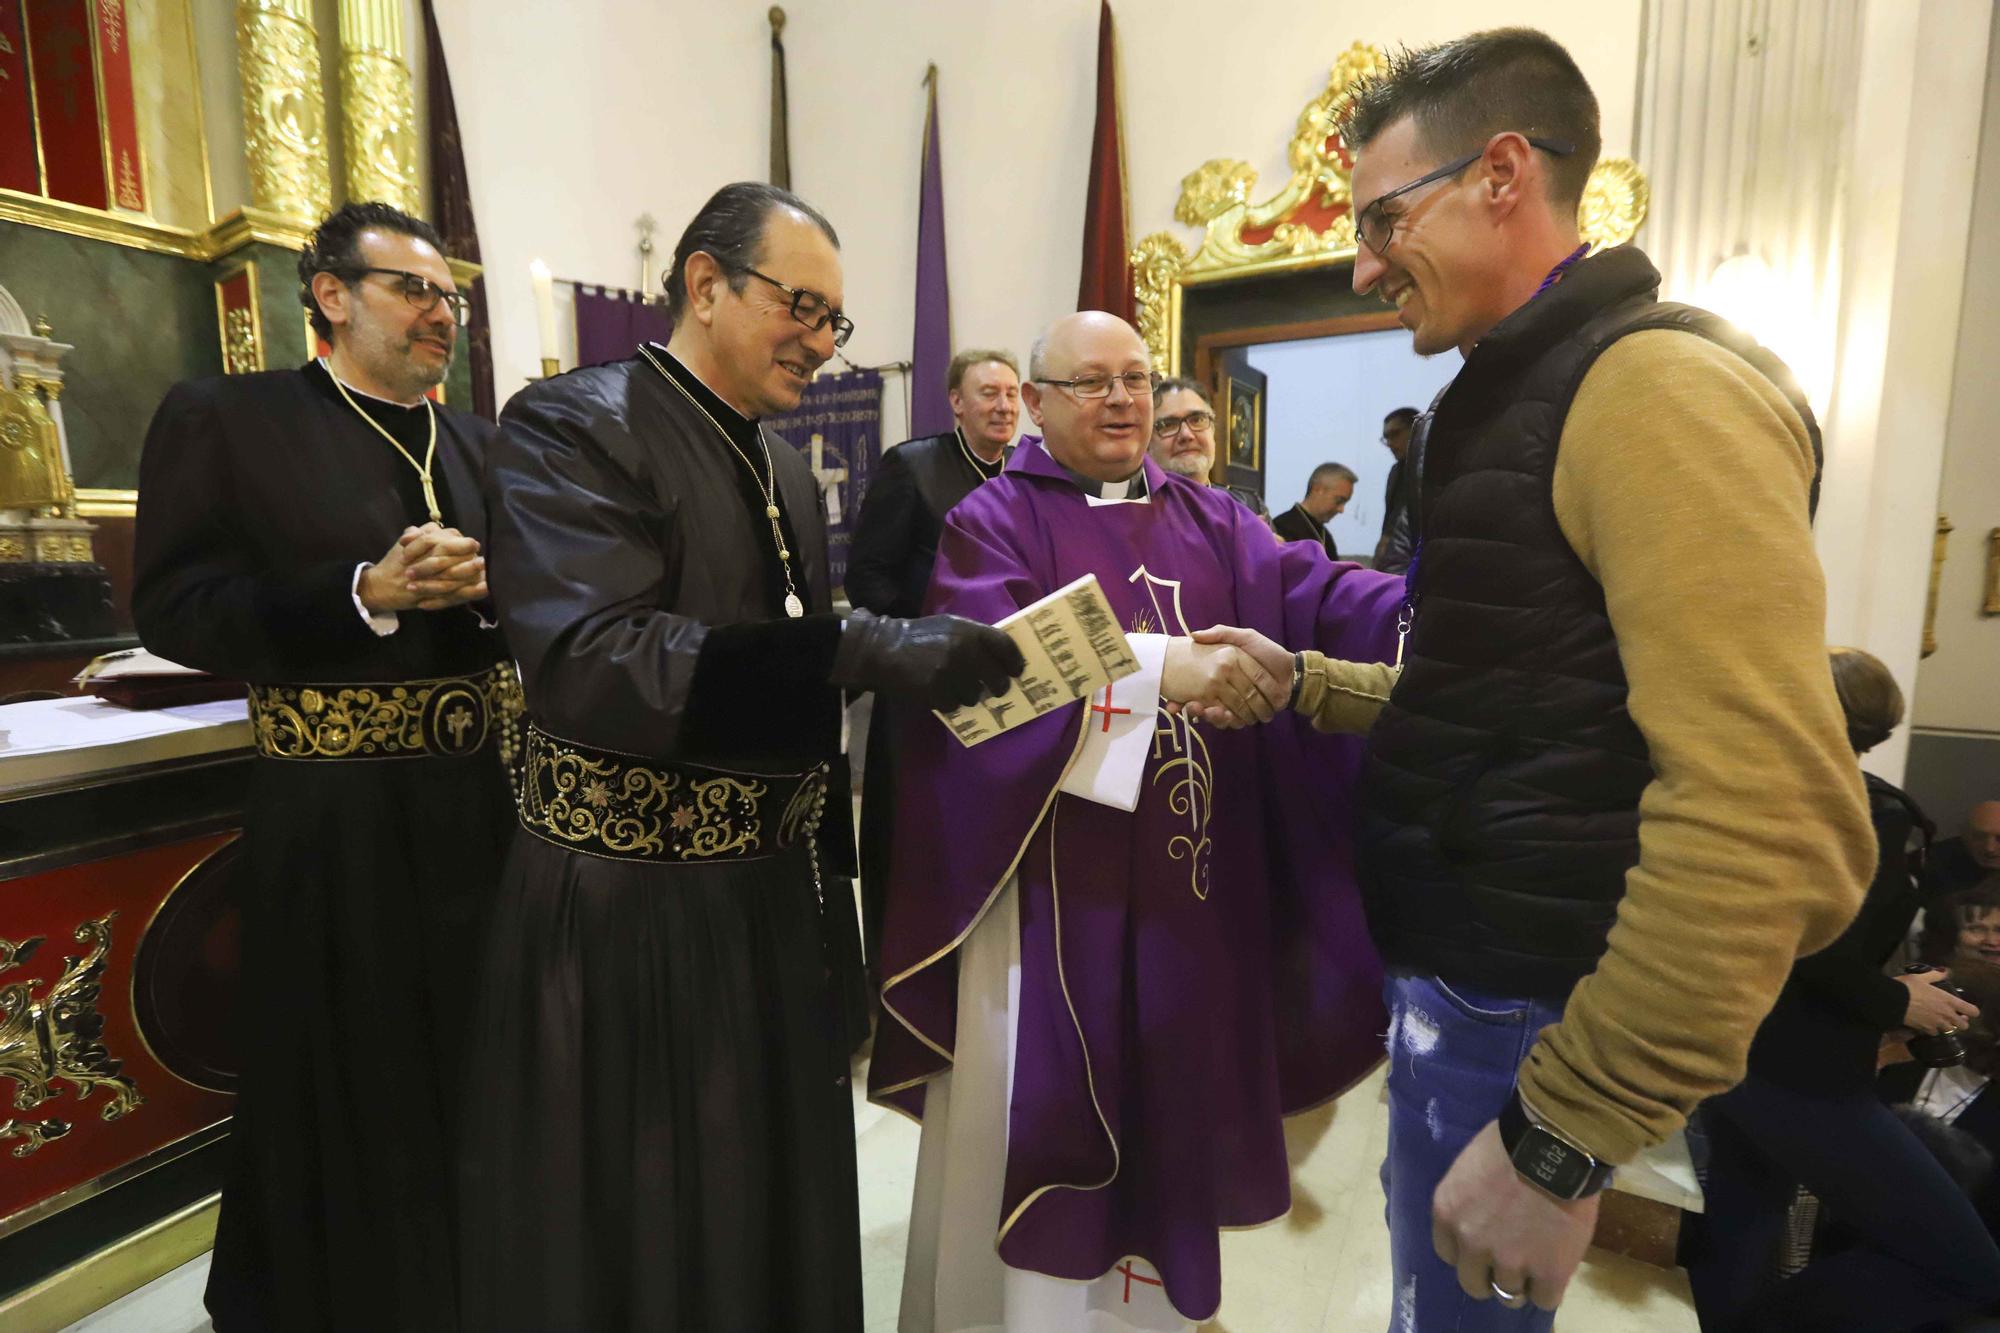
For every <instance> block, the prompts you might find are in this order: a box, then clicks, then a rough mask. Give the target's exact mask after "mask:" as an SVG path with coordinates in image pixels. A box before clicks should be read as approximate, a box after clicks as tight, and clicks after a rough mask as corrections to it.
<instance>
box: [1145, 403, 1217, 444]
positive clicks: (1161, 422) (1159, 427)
mask: <svg viewBox="0 0 2000 1333" xmlns="http://www.w3.org/2000/svg"><path fill="white" fill-rule="evenodd" d="M1182 426H1186V427H1187V428H1188V429H1189V430H1191V431H1197V432H1199V431H1204V430H1211V429H1213V428H1214V426H1215V413H1213V412H1210V411H1207V410H1206V409H1204V408H1196V409H1195V410H1194V411H1192V412H1189V413H1187V414H1186V415H1185V416H1178V417H1159V418H1157V419H1156V420H1155V421H1154V422H1153V434H1155V435H1157V436H1159V437H1160V438H1161V439H1163V440H1171V439H1173V438H1174V436H1176V435H1178V434H1180V433H1181V427H1182Z"/></svg>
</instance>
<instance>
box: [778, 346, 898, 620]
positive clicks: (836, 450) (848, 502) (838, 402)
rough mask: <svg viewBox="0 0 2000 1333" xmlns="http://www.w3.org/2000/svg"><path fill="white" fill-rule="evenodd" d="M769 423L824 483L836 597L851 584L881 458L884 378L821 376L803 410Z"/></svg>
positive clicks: (864, 373) (874, 374) (870, 373)
mask: <svg viewBox="0 0 2000 1333" xmlns="http://www.w3.org/2000/svg"><path fill="white" fill-rule="evenodd" d="M764 424H765V425H766V426H769V427H770V428H771V430H772V431H773V433H775V434H776V435H778V436H779V437H780V438H781V439H783V440H784V441H785V442H786V443H788V444H790V445H791V446H792V447H793V448H795V449H797V450H798V451H799V452H800V453H801V454H803V455H805V460H806V462H807V463H809V464H811V465H812V468H813V472H814V474H815V475H817V476H818V478H819V486H820V491H819V493H820V500H821V502H822V503H823V504H824V505H825V506H826V545H827V554H828V556H829V557H830V560H831V569H830V571H829V578H830V580H831V581H832V584H833V590H834V595H835V596H836V597H837V596H840V595H841V589H842V586H843V585H844V584H845V583H846V582H847V550H848V545H849V543H850V542H851V541H852V540H853V534H854V520H855V519H856V518H857V517H859V515H860V513H861V497H862V496H863V495H865V494H866V493H867V491H868V479H869V478H870V477H871V476H873V475H874V473H875V465H876V463H878V462H880V461H881V458H882V373H881V372H880V371H877V370H856V371H850V372H848V373H847V374H844V375H822V376H820V377H819V378H818V379H816V380H814V381H813V382H812V385H811V387H809V388H808V389H807V390H806V392H805V396H804V397H803V398H801V399H799V405H798V407H796V408H795V409H793V410H792V411H790V412H787V413H785V415H783V416H781V417H765V418H764Z"/></svg>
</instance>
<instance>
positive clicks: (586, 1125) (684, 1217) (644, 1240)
mask: <svg viewBox="0 0 2000 1333" xmlns="http://www.w3.org/2000/svg"><path fill="white" fill-rule="evenodd" d="M818 499H819V496H818V491H817V488H816V487H815V485H814V482H813V477H812V473H811V471H810V469H809V468H808V467H807V466H806V463H805V461H804V460H803V459H802V458H800V457H799V455H798V454H797V452H796V451H795V450H793V449H791V448H790V447H788V446H786V445H785V444H784V443H783V442H781V441H778V440H776V439H774V438H772V437H769V436H767V435H764V434H763V433H762V432H761V431H760V429H759V428H758V426H757V425H756V424H755V423H754V422H752V421H749V420H746V419H745V418H743V417H741V416H740V415H738V414H737V413H735V412H734V411H732V410H731V409H730V408H729V407H728V406H727V405H726V404H725V403H724V402H723V401H722V400H721V399H720V398H719V397H718V396H716V395H715V394H714V393H712V392H710V391H709V389H708V388H707V387H706V386H704V385H703V384H702V383H701V382H700V380H698V379H697V378H696V377H695V376H694V375H693V374H692V373H691V372H689V371H688V370H687V369H686V368H685V367H684V366H683V365H681V363H680V362H678V361H677V360H675V359H674V358H673V357H672V356H671V355H670V354H669V353H668V352H667V351H666V349H665V348H661V347H650V346H649V347H647V348H645V349H642V353H641V355H640V356H636V357H634V358H632V359H630V360H627V361H623V362H618V363H615V364H613V365H608V366H600V367H595V368H592V369H589V370H581V371H576V372H573V373H570V374H567V375H564V376H561V377H560V378H558V379H555V380H551V381H549V382H546V383H543V384H539V385H535V386H531V387H530V388H529V389H527V390H526V391H524V392H523V393H521V394H519V395H518V396H516V397H515V398H514V400H513V401H512V402H511V403H509V404H508V406H507V409H506V411H505V413H504V414H503V415H502V418H501V427H500V432H499V435H498V437H497V438H496V440H495V442H494V445H493V449H492V451H491V456H490V462H489V466H488V471H487V507H488V510H489V513H490V517H491V522H492V525H493V530H492V546H491V564H490V571H491V576H490V577H491V585H492V588H493V593H494V599H495V601H496V603H497V604H498V606H499V609H500V613H501V618H502V622H503V624H504V625H505V626H506V628H507V633H508V639H509V642H510V643H511V644H512V645H513V647H514V650H515V652H516V654H517V655H518V657H519V660H520V665H521V671H522V679H523V683H524V685H525V687H526V690H527V697H528V709H529V715H530V719H531V721H530V729H529V735H528V739H527V743H526V745H527V756H528V757H527V768H526V773H525V776H524V780H523V798H522V806H521V815H522V821H521V822H522V829H521V831H520V832H519V834H518V835H517V836H516V838H515V842H514V847H513V850H512V852H511V854H510V856H509V859H508V863H507V871H506V874H505V876H504V880H503V884H502V888H501V893H500V902H499V912H498V917H497V919H496V922H495V928H494V934H493V946H492V951H491V954H490V957H489V959H488V966H487V972H486V980H485V985H484V987H483V989H482V991H481V1009H482V1012H481V1023H482V1033H481V1039H480V1042H479V1045H478V1047H477V1051H478V1058H477V1061H476V1067H477V1072H476V1074H475V1076H474V1078H473V1080H472V1082H471V1084H470V1085H469V1087H468V1090H467V1092H468V1102H469V1105H470V1106H471V1107H472V1108H474V1113H475V1116H476V1127H475V1129H474V1131H473V1132H472V1134H471V1135H470V1136H469V1143H468V1151H467V1156H466V1167H465V1171H464V1173H463V1181H464V1191H465V1192H464V1195H463V1204H462V1211H463V1213H464V1215H465V1217H466V1220H467V1244H466V1248H465V1267H464V1281H463V1292H464V1300H465V1306H466V1326H467V1327H468V1328H477V1329H499V1328H510V1329H511V1328H522V1329H528V1328H532V1329H588V1330H592V1333H609V1331H615V1330H621V1329H634V1330H637V1329H645V1330H649V1331H650V1330H685V1331H686V1333H695V1331H696V1330H702V1331H704V1333H705V1331H707V1330H720V1329H746V1330H747V1329H760V1330H761V1329H770V1330H777V1329H784V1330H787V1331H788V1333H814V1331H815V1330H851V1329H858V1328H859V1327H860V1326H861V1293H860V1255H859V1251H860V1241H859V1234H858V1225H859V1224H858V1219H857V1215H856V1197H855V1172H854V1138H853V1116H852V1110H851V1102H850V1094H849V1090H848V1087H847V1067H846V1059H845V1042H844V1040H843V1038H842V1034H841V1032H840V1031H839V1028H840V1023H839V1016H838V1011H837V1009H838V1007H837V1005H836V1004H835V1003H834V1001H833V997H834V992H835V989H836V983H835V978H834V977H833V976H832V975H830V973H831V972H832V971H833V966H832V965H830V963H829V955H828V952H827V950H826V948H825V947H824V944H823V936H822V903H821V901H820V892H821V889H822V888H823V887H824V886H825V885H826V883H827V881H828V879H829V876H828V875H827V873H826V872H827V865H826V856H827V854H828V853H829V852H830V851H831V850H832V848H831V845H830V843H829V844H827V845H825V846H822V844H820V843H819V842H817V841H816V835H817V836H820V837H824V836H827V835H828V833H829V827H825V826H830V827H831V828H832V829H834V830H837V832H834V833H833V834H832V838H831V841H832V842H839V841H844V840H846V839H847V838H849V837H850V836H851V835H850V834H849V832H848V829H849V828H850V825H849V823H848V822H847V821H846V819H845V818H844V815H845V812H844V811H842V810H839V809H837V808H834V807H831V806H826V805H825V798H824V792H825V786H824V782H825V773H826V770H827V767H828V766H829V765H831V764H834V763H837V762H839V761H840V695H839V691H838V690H837V689H835V688H833V687H831V686H830V685H829V684H828V683H827V682H828V677H829V675H830V674H832V671H833V667H834V659H835V656H836V653H837V652H838V650H839V645H840V640H841V625H840V620H839V618H838V617H836V616H834V615H832V614H831V601H830V598H829V595H828V588H827V569H826V537H825V531H824V524H823V521H822V518H821V513H820V506H819V503H818ZM793 599H796V611H797V612H798V613H801V614H798V615H796V616H794V615H792V614H788V611H791V610H793V607H791V606H788V603H790V602H792V601H793ZM850 845H851V844H850ZM824 911H825V912H826V913H827V914H829V915H837V914H839V913H841V912H843V911H844V912H846V913H847V918H848V921H849V922H850V923H851V921H852V911H853V908H852V902H851V899H849V900H848V901H846V902H842V901H838V895H837V894H835V893H833V892H828V894H827V901H826V902H825V903H824ZM849 928H850V930H851V925H850V927H849Z"/></svg>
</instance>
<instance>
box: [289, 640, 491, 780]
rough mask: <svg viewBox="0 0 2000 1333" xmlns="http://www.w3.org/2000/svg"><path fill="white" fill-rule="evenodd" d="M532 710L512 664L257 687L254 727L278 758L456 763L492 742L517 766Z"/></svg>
mask: <svg viewBox="0 0 2000 1333" xmlns="http://www.w3.org/2000/svg"><path fill="white" fill-rule="evenodd" d="M526 712H527V702H526V700H525V699H523V697H522V695H521V680H520V677H519V676H517V675H515V674H514V664H513V663H512V662H498V663H495V664H494V665H493V666H492V667H491V668H489V669H488V670H485V671H482V672H479V673H478V674H477V675H472V676H444V677H441V678H439V679H436V680H398V681H388V682H383V683H375V684H358V685H252V686H251V687H250V730H251V733H252V735H254V736H255V737H256V741H257V752H258V753H259V754H262V755H265V756H268V757H269V758H272V759H427V758H456V757H459V756H463V755H469V754H476V753H478V752H479V750H480V748H481V747H483V746H484V745H485V744H486V743H487V742H488V741H489V740H490V741H493V742H495V743H496V744H497V745H498V747H499V750H500V754H501V758H502V759H503V760H504V761H506V762H507V763H508V764H509V765H510V766H511V764H512V762H513V756H514V752H515V751H516V750H517V749H518V748H519V744H518V741H519V736H520V731H521V718H522V716H523V715H524V714H525V713H526Z"/></svg>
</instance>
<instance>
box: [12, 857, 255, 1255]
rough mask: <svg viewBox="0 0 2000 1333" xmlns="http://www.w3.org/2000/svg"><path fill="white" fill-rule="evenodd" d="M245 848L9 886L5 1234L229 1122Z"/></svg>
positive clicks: (124, 862)
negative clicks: (237, 883)
mask: <svg viewBox="0 0 2000 1333" xmlns="http://www.w3.org/2000/svg"><path fill="white" fill-rule="evenodd" d="M236 836H237V835H236V834H234V833H216V834H209V835H205V836H201V837H195V838H188V839H183V840H180V841H174V842H168V843H165V844H162V845H159V846H154V847H147V848H144V849H142V850H138V851H133V852H128V853H125V854H123V855H117V856H112V857H108V858H106V859H102V860H95V861H86V862H83V863H81V864H76V865H68V866H62V867H59V868H56V869H51V870H46V871H43V872H41V873H39V874H29V875H24V876H22V877H20V878H17V879H12V880H8V881H6V882H5V883H0V1113H4V1114H5V1116H6V1117H8V1118H6V1119H0V1236H4V1235H6V1234H8V1233H10V1232H13V1231H16V1230H19V1229H20V1228H21V1227H23V1226H26V1225H28V1224H30V1223H32V1222H34V1221H37V1220H39V1219H41V1218H42V1217H45V1216H48V1215H49V1214H50V1213H53V1212H56V1211H58V1210H60V1209H62V1208H64V1207H66V1206H68V1205H69V1204H71V1203H74V1202H78V1201H80V1200H82V1199H83V1198H87V1197H89V1196H90V1195H92V1194H94V1193H96V1192H98V1191H99V1190H101V1189H104V1188H106V1187H108V1186H110V1185H112V1184H115V1183H117V1182H118V1181H119V1180H122V1179H126V1178H128V1177H130V1176H131V1175H132V1174H134V1173H135V1172H137V1171H141V1170H144V1169H145V1168H146V1167H148V1166H150V1165H153V1164H156V1163H157V1162H159V1161H162V1160H164V1159H166V1158H168V1157H171V1156H172V1155H174V1154H175V1153H177V1152H179V1151H184V1150H186V1149H187V1148H190V1147H194V1146H198V1145H199V1144H200V1143H202V1142H206V1141H207V1140H208V1139H209V1138H211V1137H212V1136H213V1134H214V1133H215V1132H216V1127H217V1126H219V1125H220V1124H221V1122H223V1121H225V1120H226V1119H227V1118H228V1116H229V1114H230V1111H231V1107H232V1105H233V1102H234V1097H233V1095H232V1091H233V1088H234V1079H235V1076H234V1068H235V1059H234V1053H233V1050H232V1049H231V1047H230V1040H229V1035H228V1034H229V1032H230V1025H229V1023H228V1014H229V1012H230V1004H231V996H232V993H233V987H234V977H235V972H236V929H237V925H236V917H235V914H234V912H233V910H232V909H231V908H230V906H229V895H228V892H227V886H228V883H229V879H230V876H231V875H232V873H233V871H234V861H235V857H236Z"/></svg>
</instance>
